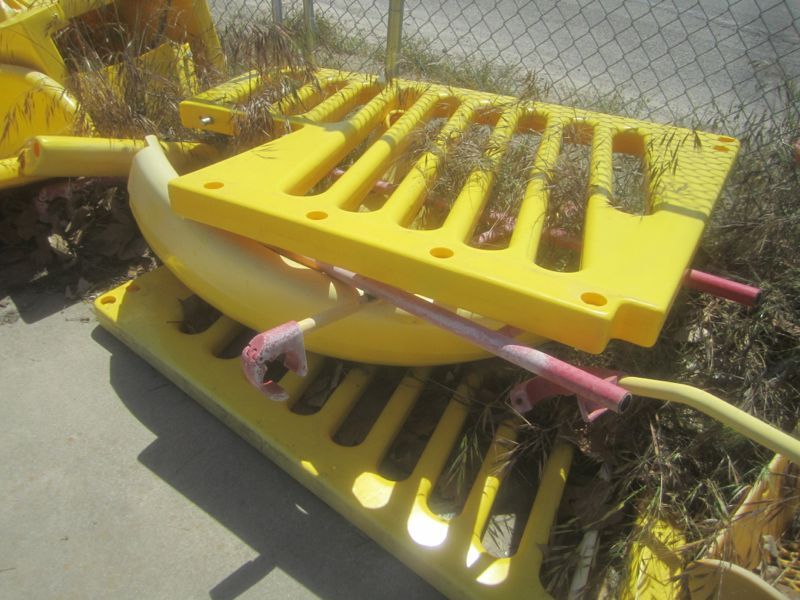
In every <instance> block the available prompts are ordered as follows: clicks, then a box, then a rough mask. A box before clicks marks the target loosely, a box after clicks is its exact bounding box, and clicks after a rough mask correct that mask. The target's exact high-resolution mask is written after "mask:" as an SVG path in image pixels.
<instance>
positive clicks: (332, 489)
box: [95, 150, 572, 600]
mask: <svg viewBox="0 0 800 600" xmlns="http://www.w3.org/2000/svg"><path fill="white" fill-rule="evenodd" d="M145 152H147V151H146V150H145V151H144V152H143V153H145ZM137 160H138V158H137ZM140 166H142V165H140ZM179 235H180V234H179ZM227 258H230V256H228V257H227ZM237 266H238V265H237V264H236V263H230V264H229V267H228V268H229V269H231V270H233V269H234V268H236V267H237ZM245 269H246V267H245ZM190 294H191V292H190V291H189V290H188V289H187V288H186V287H184V286H183V285H182V284H181V283H180V282H179V281H178V280H177V279H176V278H175V277H174V276H173V275H172V274H171V273H170V272H169V271H167V270H166V269H163V268H162V269H159V270H157V271H154V272H152V273H148V274H146V275H144V276H142V277H140V278H139V279H137V280H136V281H134V282H129V283H126V284H125V285H123V286H121V287H119V288H117V289H115V290H112V291H110V292H108V293H106V294H103V295H101V296H100V297H99V298H98V299H97V301H96V302H95V312H96V314H97V318H98V320H99V321H100V324H101V325H102V326H103V327H104V328H106V329H107V330H108V331H110V332H111V333H112V334H114V335H115V336H117V337H118V338H120V339H121V340H122V341H123V342H124V343H126V344H127V345H128V346H130V347H131V348H132V349H133V350H134V351H135V352H136V353H138V354H139V355H141V356H142V358H144V359H145V360H147V361H148V362H149V363H150V364H152V365H153V366H154V367H155V368H157V369H158V370H159V371H161V372H162V373H163V374H164V375H165V376H166V377H168V378H169V379H171V380H172V381H173V382H174V383H175V384H176V385H178V386H179V387H181V388H182V389H183V390H184V391H186V392H187V393H188V394H189V395H191V396H192V397H193V398H195V399H196V400H197V401H198V402H199V403H200V404H202V405H203V406H204V407H205V408H206V409H208V410H209V411H210V412H211V413H213V414H214V415H216V416H217V417H219V418H220V419H221V420H222V421H223V422H225V423H226V424H227V425H228V426H229V427H231V428H232V429H233V430H234V431H236V432H237V433H239V434H240V435H241V436H242V437H243V438H244V439H246V440H247V441H249V442H250V443H252V444H253V445H254V446H255V447H256V448H257V449H258V450H260V451H261V452H263V453H264V454H265V455H267V456H268V457H269V458H270V459H272V460H273V461H275V462H276V463H277V464H278V465H279V466H281V467H282V468H283V469H285V470H286V471H287V472H288V473H289V474H290V475H292V476H293V477H294V478H295V479H297V480H298V481H299V482H300V483H302V484H303V485H305V486H307V487H308V488H309V489H310V490H311V491H312V492H314V493H315V494H317V495H318V496H319V497H320V498H321V499H322V500H324V501H325V502H327V503H328V504H329V505H330V506H332V507H333V508H334V509H335V510H337V511H338V512H339V513H341V514H342V515H343V516H344V517H345V518H346V519H348V520H349V521H351V522H352V523H353V524H355V525H356V526H358V527H359V528H360V529H361V530H362V531H364V532H365V533H366V534H367V535H369V536H370V537H372V538H373V539H374V540H375V541H376V542H378V543H379V544H381V545H382V546H383V547H385V548H386V549H387V550H389V551H390V552H392V553H393V554H394V555H395V556H397V558H399V559H400V560H402V561H403V562H405V563H406V564H407V565H408V566H409V567H410V568H412V569H413V570H415V571H416V572H417V573H418V574H419V575H420V576H422V577H424V578H425V579H426V580H428V581H429V582H430V583H431V584H432V585H434V586H435V587H436V588H438V589H439V590H440V591H442V592H443V593H444V594H446V595H447V596H449V597H451V598H458V599H459V600H460V599H462V598H474V599H483V600H489V599H493V598H505V599H512V598H513V599H519V598H531V599H533V598H536V599H538V598H546V597H548V595H547V593H546V592H545V590H544V589H543V587H542V584H541V583H540V578H539V574H540V568H541V564H542V559H543V552H544V549H545V547H546V545H547V544H548V540H549V537H550V530H551V528H552V524H553V522H554V519H555V516H556V511H557V508H558V505H559V502H560V499H561V495H562V491H563V487H564V485H565V482H566V478H567V472H568V470H569V467H570V462H571V458H572V450H571V448H570V447H569V446H568V445H565V444H563V443H558V444H557V445H556V446H555V447H554V448H553V450H552V451H551V452H550V455H549V456H548V457H547V459H546V462H545V465H544V468H543V470H542V476H541V478H540V480H539V483H538V489H537V492H536V496H535V498H534V499H533V502H532V505H531V508H530V513H529V516H528V519H527V523H526V525H525V527H524V529H523V532H522V536H521V540H520V543H519V546H518V549H517V550H516V552H514V553H513V554H512V555H510V556H505V557H498V556H495V555H493V554H490V553H489V552H487V551H486V549H485V548H484V547H483V545H482V544H481V541H480V539H481V537H482V535H483V531H484V530H485V527H486V525H487V523H488V519H489V517H490V514H491V511H492V506H493V504H494V502H495V498H496V495H497V492H498V490H499V489H501V488H502V486H503V474H502V473H503V470H502V469H500V468H498V464H497V459H498V457H500V456H502V455H504V454H505V453H507V444H508V440H509V439H511V438H513V430H512V429H510V427H509V426H504V427H501V428H499V429H498V432H497V433H496V435H495V439H494V441H493V442H492V444H491V446H490V449H489V451H488V453H487V454H486V455H485V456H484V457H483V458H482V460H483V462H482V467H481V469H480V472H479V474H478V476H477V478H476V480H475V482H474V484H472V487H471V488H470V490H469V492H468V495H467V500H466V503H465V505H464V508H463V509H462V510H461V511H460V512H459V513H458V514H457V515H456V516H455V517H453V518H452V519H449V520H445V519H444V518H442V517H440V516H438V515H436V514H434V513H433V512H432V511H431V508H430V506H429V499H430V498H431V495H432V493H433V490H434V488H435V486H436V483H437V481H438V480H439V478H440V477H442V476H443V473H444V469H445V466H446V464H447V460H448V456H449V455H450V453H451V451H452V450H453V448H454V446H456V445H457V444H458V441H459V439H460V438H461V433H462V429H463V427H464V425H465V422H466V419H467V415H468V412H469V410H470V408H469V406H468V404H469V403H470V402H471V401H472V395H473V386H472V385H467V383H466V382H462V383H461V384H460V385H457V386H455V387H457V389H456V390H455V391H454V393H453V396H452V399H451V400H450V401H449V403H448V404H447V407H446V408H445V410H444V413H443V414H442V415H441V417H440V418H438V420H437V421H435V423H431V425H432V426H433V427H434V428H433V433H432V435H431V437H430V439H429V440H428V441H427V443H426V445H425V446H424V448H423V449H422V451H421V455H420V457H419V459H418V460H417V462H416V464H415V466H413V470H412V472H411V474H410V475H409V476H408V477H406V478H405V479H401V480H395V479H389V478H387V477H386V476H384V475H382V474H381V473H382V471H381V469H380V465H381V463H382V461H383V459H384V457H385V456H386V455H387V453H388V452H389V450H390V448H391V446H392V443H393V441H394V440H395V439H396V437H397V435H398V433H399V432H400V430H401V428H402V427H403V425H404V423H405V422H406V419H407V418H408V416H409V414H410V413H411V411H412V410H413V408H414V406H415V404H416V403H417V402H420V401H424V398H423V397H422V395H421V394H422V392H423V390H424V388H425V380H426V379H427V378H428V377H429V373H430V371H429V369H427V368H415V369H409V370H408V371H407V372H406V374H405V376H404V377H403V379H402V380H401V381H400V383H399V384H398V385H397V386H396V387H395V388H393V389H392V391H391V392H390V396H389V397H388V400H387V402H386V405H385V407H384V408H383V410H382V412H381V413H380V415H379V416H378V417H377V419H376V421H375V422H374V424H373V425H372V426H371V428H370V430H369V431H368V433H367V434H366V437H365V438H364V440H363V441H362V442H361V443H359V444H357V445H355V446H343V445H340V444H338V443H336V442H335V441H334V436H335V434H336V432H337V430H338V429H339V427H340V425H341V424H342V423H343V422H344V421H345V419H346V417H347V416H348V414H349V413H350V412H351V410H352V409H353V407H354V406H355V404H356V402H358V401H359V400H360V398H361V397H362V396H363V395H364V394H366V393H369V392H368V390H369V384H370V382H372V381H374V380H375V378H376V377H377V376H378V373H377V369H375V367H372V366H367V365H356V366H354V367H353V368H351V369H350V370H349V372H348V373H347V374H346V375H345V376H344V378H343V380H342V382H341V383H340V384H339V385H338V386H337V387H336V388H335V389H334V390H333V392H332V393H331V395H330V396H329V397H328V399H327V401H325V402H324V404H323V405H322V408H321V409H320V410H319V411H318V412H316V413H314V414H310V415H309V414H298V413H295V412H293V408H295V407H296V406H297V404H298V401H299V399H300V398H301V397H302V395H303V394H304V392H305V391H306V390H308V389H309V388H311V387H312V386H314V385H315V379H317V377H319V376H320V374H321V373H322V372H323V368H324V361H325V360H326V359H325V358H324V357H322V356H318V355H311V356H309V375H308V376H307V377H305V378H301V377H298V376H297V375H295V374H294V373H291V372H289V373H287V374H286V375H285V376H284V377H283V378H282V379H281V380H280V385H281V386H282V387H283V388H285V389H286V390H287V391H288V392H289V395H290V399H289V400H288V401H287V402H285V403H283V402H270V401H268V400H265V398H264V396H263V395H262V394H261V393H260V392H258V391H257V390H255V389H254V388H253V387H251V386H250V385H249V384H248V383H247V381H246V380H245V378H244V376H243V374H242V371H241V367H240V363H239V360H238V358H234V359H225V358H217V355H219V354H220V351H221V350H222V349H223V348H225V347H226V346H227V345H228V344H229V342H230V341H231V340H233V339H234V338H236V337H237V335H240V334H241V332H242V329H243V328H242V326H241V325H239V324H237V323H236V322H235V321H233V320H231V319H229V318H227V317H224V316H223V317H221V318H220V319H219V320H217V321H216V322H215V323H213V324H212V325H211V326H210V327H209V328H208V329H207V330H206V331H204V332H201V333H197V334H193V335H189V334H186V333H181V330H180V321H181V318H182V311H181V307H180V302H179V301H180V300H182V299H185V298H186V297H187V296H189V295H190ZM272 306H273V305H272V304H270V303H269V301H268V300H267V301H266V302H263V303H261V304H258V307H259V308H260V309H261V310H262V311H264V312H265V313H268V312H269V311H270V310H271V309H272ZM276 306H278V308H280V305H279V304H278V305H276ZM265 319H267V320H270V317H265ZM472 383H473V384H474V381H473V382H472ZM384 387H385V386H384ZM370 399H372V398H370ZM374 400H380V398H375V399H374ZM334 560H335V558H334Z"/></svg>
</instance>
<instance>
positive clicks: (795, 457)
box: [619, 377, 800, 465]
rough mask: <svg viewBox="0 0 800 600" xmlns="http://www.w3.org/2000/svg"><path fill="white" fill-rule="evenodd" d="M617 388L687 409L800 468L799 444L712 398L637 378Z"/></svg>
mask: <svg viewBox="0 0 800 600" xmlns="http://www.w3.org/2000/svg"><path fill="white" fill-rule="evenodd" d="M619 385H620V386H622V387H623V388H625V389H626V390H628V391H629V392H631V393H632V394H636V395H637V396H646V397H648V398H656V399H658V400H664V401H666V402H676V403H678V404H684V405H686V406H689V407H691V408H693V409H695V410H697V411H699V412H701V413H703V414H706V415H708V416H709V417H711V418H712V419H715V420H717V421H719V422H720V423H722V424H723V425H727V426H728V427H730V428H731V429H733V430H735V431H737V432H739V433H741V434H742V435H743V436H745V437H746V438H748V439H750V440H753V441H754V442H758V443H759V444H761V445H763V446H765V447H767V448H769V449H770V450H773V451H775V452H777V453H778V454H782V455H784V456H786V457H787V458H788V459H789V460H791V461H792V462H793V463H795V464H798V465H800V440H797V439H795V438H794V437H792V436H791V435H789V434H787V433H784V432H783V431H780V430H779V429H776V428H775V427H773V426H772V425H768V424H767V423H764V422H763V421H761V420H760V419H757V418H756V417H754V416H752V415H749V414H747V413H746V412H744V411H743V410H740V409H738V408H736V407H735V406H731V405H730V404H728V403H727V402H725V401H724V400H722V399H721V398H717V397H716V396H714V395H713V394H709V393H708V392H704V391H703V390H699V389H697V388H695V387H692V386H690V385H684V384H681V383H672V382H670V381H659V380H656V379H644V378H641V377H623V378H622V379H620V381H619Z"/></svg>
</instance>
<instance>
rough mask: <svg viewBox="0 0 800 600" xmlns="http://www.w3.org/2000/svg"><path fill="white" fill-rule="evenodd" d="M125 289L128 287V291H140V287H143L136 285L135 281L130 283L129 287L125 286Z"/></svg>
mask: <svg viewBox="0 0 800 600" xmlns="http://www.w3.org/2000/svg"><path fill="white" fill-rule="evenodd" d="M125 289H126V291H128V292H138V291H139V290H140V289H142V288H140V287H139V286H138V285H136V284H135V283H132V284H130V285H129V286H128V287H127V288H125Z"/></svg>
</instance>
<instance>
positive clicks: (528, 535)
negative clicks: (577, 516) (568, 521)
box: [516, 443, 572, 570]
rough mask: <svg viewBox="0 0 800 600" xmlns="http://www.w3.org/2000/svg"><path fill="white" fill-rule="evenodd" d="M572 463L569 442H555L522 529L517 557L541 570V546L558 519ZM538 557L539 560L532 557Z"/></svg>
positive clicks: (548, 538) (545, 543) (548, 537)
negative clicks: (560, 502)
mask: <svg viewBox="0 0 800 600" xmlns="http://www.w3.org/2000/svg"><path fill="white" fill-rule="evenodd" d="M571 462H572V448H570V447H569V446H568V445H567V444H563V443H561V444H556V446H555V447H554V448H553V450H552V452H551V453H550V457H549V460H548V461H547V463H546V464H545V466H544V469H543V470H542V477H541V481H540V482H539V490H538V491H537V492H536V497H535V498H534V500H533V507H532V508H531V512H530V516H529V518H528V522H527V523H526V525H525V529H524V530H523V532H522V537H521V538H520V542H519V546H518V547H517V553H516V556H517V557H519V558H522V559H523V561H524V562H526V563H528V564H530V565H531V568H532V569H536V570H538V569H539V567H540V566H541V561H542V558H543V555H542V549H543V548H544V547H546V545H547V543H548V541H549V540H550V532H551V530H552V524H553V523H554V522H555V517H556V511H557V510H558V503H559V501H560V498H561V492H560V491H558V489H559V487H562V489H563V485H564V484H565V483H566V481H567V472H568V471H569V467H570V464H571ZM556 494H557V495H556ZM533 558H536V561H534V560H532V559H533Z"/></svg>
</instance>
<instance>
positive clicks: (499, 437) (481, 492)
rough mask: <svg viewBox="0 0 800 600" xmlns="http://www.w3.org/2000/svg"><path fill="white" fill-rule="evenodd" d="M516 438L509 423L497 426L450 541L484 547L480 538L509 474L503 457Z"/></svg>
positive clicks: (458, 516) (472, 546) (452, 524)
mask: <svg viewBox="0 0 800 600" xmlns="http://www.w3.org/2000/svg"><path fill="white" fill-rule="evenodd" d="M515 440H516V434H515V432H514V430H513V429H512V428H511V427H509V426H508V425H507V424H504V425H502V426H500V427H498V428H497V431H496V432H495V436H494V439H493V440H492V443H491V444H490V446H489V450H488V452H487V453H486V456H485V457H484V459H483V463H481V468H480V471H479V472H478V475H477V477H476V478H475V483H474V484H473V486H472V489H471V490H470V491H469V495H468V496H467V501H466V503H465V504H464V508H463V510H462V511H461V513H460V514H459V515H457V516H456V517H454V518H453V520H452V522H451V526H452V529H453V531H456V532H458V533H457V534H456V535H453V536H452V537H450V538H449V539H448V543H452V544H455V545H458V546H462V545H463V546H467V545H469V546H470V548H475V549H479V550H483V548H482V547H480V538H481V536H482V535H483V531H484V529H485V527H486V523H487V521H488V520H489V514H490V513H491V511H492V505H493V504H494V501H495V498H496V497H497V491H498V490H499V489H500V485H501V484H502V483H503V480H504V479H505V475H506V469H502V468H500V465H502V464H503V460H502V457H503V455H507V454H508V451H509V444H510V443H513V442H514V441H515ZM476 539H477V544H476V543H475V540H476ZM476 546H479V548H476ZM473 551H474V550H473Z"/></svg>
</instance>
